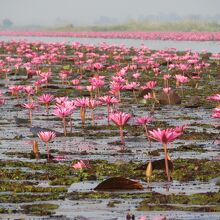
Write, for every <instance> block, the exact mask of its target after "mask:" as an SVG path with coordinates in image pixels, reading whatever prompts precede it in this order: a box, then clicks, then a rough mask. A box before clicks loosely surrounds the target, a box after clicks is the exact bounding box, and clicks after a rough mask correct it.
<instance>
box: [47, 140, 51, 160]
mask: <svg viewBox="0 0 220 220" xmlns="http://www.w3.org/2000/svg"><path fill="white" fill-rule="evenodd" d="M46 150H47V160H48V161H49V160H50V149H49V146H48V142H46Z"/></svg>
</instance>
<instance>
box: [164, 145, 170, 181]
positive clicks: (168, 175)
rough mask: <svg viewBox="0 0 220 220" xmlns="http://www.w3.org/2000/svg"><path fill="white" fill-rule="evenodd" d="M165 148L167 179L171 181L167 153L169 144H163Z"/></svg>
mask: <svg viewBox="0 0 220 220" xmlns="http://www.w3.org/2000/svg"><path fill="white" fill-rule="evenodd" d="M163 148H164V156H165V170H166V175H167V180H168V181H169V182H170V174H169V165H168V154H167V145H166V144H163Z"/></svg>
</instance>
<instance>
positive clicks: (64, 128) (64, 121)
mask: <svg viewBox="0 0 220 220" xmlns="http://www.w3.org/2000/svg"><path fill="white" fill-rule="evenodd" d="M63 133H64V136H66V118H65V117H64V118H63Z"/></svg>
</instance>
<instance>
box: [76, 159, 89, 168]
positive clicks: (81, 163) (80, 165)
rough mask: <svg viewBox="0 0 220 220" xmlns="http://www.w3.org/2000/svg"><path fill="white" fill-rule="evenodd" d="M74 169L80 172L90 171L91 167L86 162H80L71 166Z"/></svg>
mask: <svg viewBox="0 0 220 220" xmlns="http://www.w3.org/2000/svg"><path fill="white" fill-rule="evenodd" d="M72 167H73V168H74V169H76V170H81V169H84V168H85V169H90V168H91V165H90V164H89V162H88V161H86V160H80V161H78V162H77V163H75V164H73V166H72Z"/></svg>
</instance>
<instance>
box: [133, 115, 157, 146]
mask: <svg viewBox="0 0 220 220" xmlns="http://www.w3.org/2000/svg"><path fill="white" fill-rule="evenodd" d="M153 120H154V119H153V118H152V117H150V116H143V117H140V118H137V119H136V122H137V124H138V125H144V129H145V135H146V137H147V139H148V142H149V145H150V147H151V140H150V138H149V134H148V129H147V124H149V123H150V122H152V121H153Z"/></svg>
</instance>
